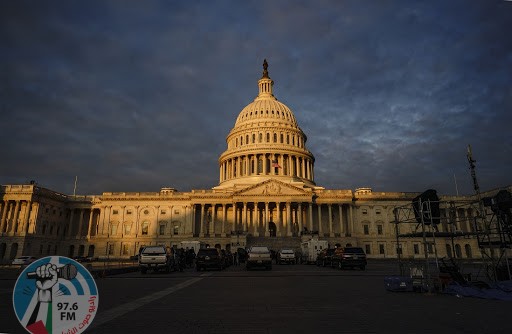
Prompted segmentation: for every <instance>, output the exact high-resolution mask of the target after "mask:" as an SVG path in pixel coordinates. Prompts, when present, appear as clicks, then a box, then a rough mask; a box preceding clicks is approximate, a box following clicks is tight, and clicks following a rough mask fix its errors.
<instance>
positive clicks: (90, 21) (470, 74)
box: [0, 0, 512, 194]
mask: <svg viewBox="0 0 512 334" xmlns="http://www.w3.org/2000/svg"><path fill="white" fill-rule="evenodd" d="M511 28H512V3H509V2H506V1H497V0H496V1H470V2H468V1H464V0H460V1H448V2H447V1H429V2H424V1H406V0H392V1H355V0H354V1H327V0H326V1H319V2H310V1H278V2H275V1H244V2H240V3H238V2H232V1H220V2H217V1H216V2H211V1H199V2H193V3H188V2H177V3H176V2H168V1H144V2H139V1H128V2H123V3H119V2H117V1H89V2H87V3H83V2H79V1H67V2H65V3H61V2H52V1H50V2H44V3H43V2H35V1H16V2H3V3H1V4H0V40H1V41H2V43H0V111H1V115H2V122H1V123H0V140H1V142H2V145H1V146H0V156H2V157H3V158H4V159H2V162H1V163H0V183H1V184H12V183H21V182H27V181H29V180H31V179H35V180H37V181H38V182H39V183H40V184H41V185H42V186H45V187H48V188H51V189H54V190H57V191H61V192H64V193H71V192H72V190H73V184H74V179H75V176H76V175H78V177H79V187H78V191H79V192H80V193H85V194H97V193H101V192H103V191H156V190H158V189H159V188H160V187H163V186H171V187H175V188H178V189H180V190H190V189H205V188H211V187H213V186H215V185H216V184H217V183H218V160H217V159H218V157H219V155H220V154H221V153H222V152H223V151H224V150H225V149H226V143H225V138H226V136H227V134H228V132H229V131H230V129H231V128H232V127H233V125H234V122H235V120H236V117H237V116H238V113H239V112H240V111H241V110H242V109H243V107H245V106H246V105H247V104H249V103H250V102H251V101H252V100H253V99H254V97H255V96H256V95H257V86H256V83H257V80H258V78H259V76H260V75H261V63H262V61H263V58H267V59H268V60H269V63H270V67H269V70H270V75H271V77H272V78H273V79H274V81H275V86H274V88H275V94H276V96H277V98H278V99H279V100H281V101H282V102H284V103H285V104H287V105H288V106H289V107H290V108H291V109H292V110H293V111H294V113H295V115H296V118H297V120H298V122H299V125H300V126H301V128H302V129H303V130H304V132H305V133H306V134H307V136H308V142H307V145H308V148H309V149H310V150H311V151H312V153H313V154H314V155H315V158H316V163H315V177H316V182H317V184H319V185H321V186H325V187H327V188H334V189H354V188H357V187H361V186H370V187H373V188H374V189H375V190H379V191H421V190H424V189H426V188H430V187H434V188H437V189H438V190H439V191H441V192H444V193H454V192H455V185H454V183H455V182H454V176H455V178H456V179H457V183H458V188H459V191H460V192H461V193H471V192H472V184H471V178H470V175H469V171H468V163H467V160H466V156H465V153H466V146H467V145H468V144H471V145H472V147H473V152H474V154H475V157H476V159H477V173H478V176H479V180H480V185H481V187H482V188H483V189H490V188H494V187H499V186H505V185H509V184H512V176H511V175H510V173H509V172H508V168H507V166H509V165H510V164H511V163H512V154H511V153H512V152H511V150H512V136H510V129H509V128H510V121H511V118H510V117H511V116H510V110H511V107H512V77H511V75H510V73H511V72H510V69H511V67H512V66H511V65H512V39H510V38H508V35H507V34H508V32H509V31H511V30H512V29H511Z"/></svg>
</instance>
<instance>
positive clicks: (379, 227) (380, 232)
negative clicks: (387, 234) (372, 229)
mask: <svg viewBox="0 0 512 334" xmlns="http://www.w3.org/2000/svg"><path fill="white" fill-rule="evenodd" d="M377 234H382V225H377Z"/></svg>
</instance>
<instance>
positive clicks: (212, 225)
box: [208, 204, 216, 237]
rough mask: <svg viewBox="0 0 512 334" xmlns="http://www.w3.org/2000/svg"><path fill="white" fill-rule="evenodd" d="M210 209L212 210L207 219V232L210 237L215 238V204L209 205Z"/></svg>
mask: <svg viewBox="0 0 512 334" xmlns="http://www.w3.org/2000/svg"><path fill="white" fill-rule="evenodd" d="M210 208H211V210H212V214H211V216H210V217H208V220H209V221H210V226H209V227H210V229H209V230H210V231H209V232H208V233H209V234H210V236H212V237H214V236H215V217H216V214H215V204H211V205H210Z"/></svg>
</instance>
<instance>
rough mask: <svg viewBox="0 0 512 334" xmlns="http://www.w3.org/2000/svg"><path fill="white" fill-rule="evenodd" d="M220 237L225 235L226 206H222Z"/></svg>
mask: <svg viewBox="0 0 512 334" xmlns="http://www.w3.org/2000/svg"><path fill="white" fill-rule="evenodd" d="M221 234H222V236H225V235H226V204H222V230H221Z"/></svg>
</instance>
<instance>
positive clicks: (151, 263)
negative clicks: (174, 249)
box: [139, 246, 173, 274]
mask: <svg viewBox="0 0 512 334" xmlns="http://www.w3.org/2000/svg"><path fill="white" fill-rule="evenodd" d="M172 265H173V262H172V258H171V256H170V254H169V252H168V251H167V250H166V249H165V247H164V246H146V247H144V248H143V249H142V250H141V252H140V255H139V269H140V272H141V273H142V274H145V273H146V272H147V271H148V269H153V270H154V271H155V272H156V271H158V270H160V269H164V270H165V271H166V272H169V271H171V267H172Z"/></svg>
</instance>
